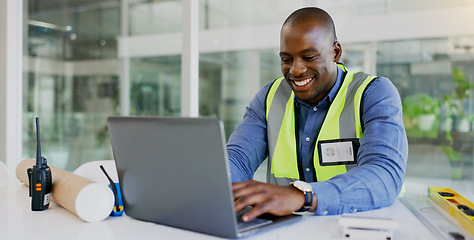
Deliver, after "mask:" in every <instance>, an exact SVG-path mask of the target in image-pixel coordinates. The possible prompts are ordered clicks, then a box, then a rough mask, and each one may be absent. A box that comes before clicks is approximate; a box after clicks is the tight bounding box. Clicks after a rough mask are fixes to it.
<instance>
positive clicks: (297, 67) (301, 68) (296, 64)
mask: <svg viewBox="0 0 474 240" xmlns="http://www.w3.org/2000/svg"><path fill="white" fill-rule="evenodd" d="M305 72H306V66H305V65H304V63H303V62H302V61H299V60H295V61H293V64H292V65H291V68H290V74H291V75H293V76H300V75H301V74H303V73H305Z"/></svg>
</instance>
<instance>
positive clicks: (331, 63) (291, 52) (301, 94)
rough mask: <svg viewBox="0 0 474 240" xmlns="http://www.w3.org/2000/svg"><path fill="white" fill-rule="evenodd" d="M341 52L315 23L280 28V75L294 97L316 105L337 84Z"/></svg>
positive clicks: (328, 34)
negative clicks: (337, 65) (337, 63)
mask: <svg viewBox="0 0 474 240" xmlns="http://www.w3.org/2000/svg"><path fill="white" fill-rule="evenodd" d="M341 53H342V49H341V46H340V44H339V43H338V42H336V43H334V37H333V35H332V34H330V32H329V31H328V30H327V29H326V28H324V27H321V26H319V24H318V23H317V22H312V21H309V22H304V23H300V24H297V25H293V26H288V25H286V26H283V28H282V30H281V36H280V58H281V72H282V73H283V76H284V77H285V79H286V81H287V82H288V84H289V85H290V86H291V88H292V89H293V92H294V93H295V95H296V97H297V98H299V99H300V100H303V101H305V102H307V103H309V104H311V105H316V104H317V103H318V102H319V101H320V100H321V99H323V98H324V97H325V96H326V95H327V94H328V93H329V91H330V90H331V88H332V86H333V85H334V83H335V82H336V77H337V67H336V64H335V62H338V61H339V59H340V57H341Z"/></svg>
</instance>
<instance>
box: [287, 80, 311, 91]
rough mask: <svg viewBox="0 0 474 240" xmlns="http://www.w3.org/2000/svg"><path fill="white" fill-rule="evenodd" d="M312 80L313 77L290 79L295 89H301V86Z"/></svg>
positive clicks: (303, 86) (305, 85)
mask: <svg viewBox="0 0 474 240" xmlns="http://www.w3.org/2000/svg"><path fill="white" fill-rule="evenodd" d="M313 80H314V79H313V78H311V77H309V78H305V79H302V80H294V79H291V82H293V84H294V85H295V87H296V88H297V90H303V88H305V87H307V86H308V85H309V84H310V83H311V82H312V81H313Z"/></svg>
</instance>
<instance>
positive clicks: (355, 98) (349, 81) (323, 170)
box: [266, 66, 375, 185]
mask: <svg viewBox="0 0 474 240" xmlns="http://www.w3.org/2000/svg"><path fill="white" fill-rule="evenodd" d="M341 67H343V66H341ZM343 69H344V70H345V68H343ZM374 78H375V76H369V75H368V74H365V73H363V72H354V71H350V72H347V74H346V77H345V78H344V81H343V83H342V86H341V87H340V89H339V91H338V93H337V95H336V97H335V99H334V101H333V102H332V103H331V106H330V107H329V110H328V113H327V115H326V117H325V119H324V121H323V124H322V126H321V130H320V132H319V134H318V138H317V141H316V146H317V142H318V141H320V140H332V139H343V138H360V137H361V136H362V124H361V117H360V104H361V99H362V95H363V93H364V90H365V88H366V87H367V85H368V84H369V83H370V82H371V81H372V80H373V79H374ZM266 116H267V137H268V148H269V158H268V168H267V182H269V183H273V184H278V185H288V184H289V183H290V182H292V181H294V180H296V179H299V172H298V161H297V145H296V134H295V131H296V128H295V121H296V119H295V113H294V93H293V91H292V90H291V87H290V86H289V85H288V83H287V82H286V81H285V80H284V78H279V79H277V80H275V81H274V83H273V85H272V86H271V88H270V90H269V92H268V94H267V99H266ZM313 164H314V168H315V171H316V178H317V181H325V180H328V179H330V178H332V177H334V176H336V175H338V174H342V173H345V172H346V171H348V170H349V169H348V167H351V166H349V165H348V166H346V165H333V166H320V164H319V155H318V149H317V147H315V148H314V154H313ZM352 167H353V166H352Z"/></svg>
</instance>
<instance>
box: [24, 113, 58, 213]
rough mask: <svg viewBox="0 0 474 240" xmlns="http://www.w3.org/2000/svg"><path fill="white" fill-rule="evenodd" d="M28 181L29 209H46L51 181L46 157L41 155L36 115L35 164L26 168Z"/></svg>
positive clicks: (51, 185)
mask: <svg viewBox="0 0 474 240" xmlns="http://www.w3.org/2000/svg"><path fill="white" fill-rule="evenodd" d="M27 173H28V178H29V181H30V186H29V187H30V191H29V192H30V197H31V210H33V211H43V210H46V209H48V207H49V202H50V197H51V190H52V188H53V181H52V176H51V169H50V168H49V167H48V164H47V162H46V158H44V157H42V156H41V145H40V131H39V118H38V117H36V165H34V166H33V167H32V168H28V170H27Z"/></svg>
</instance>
